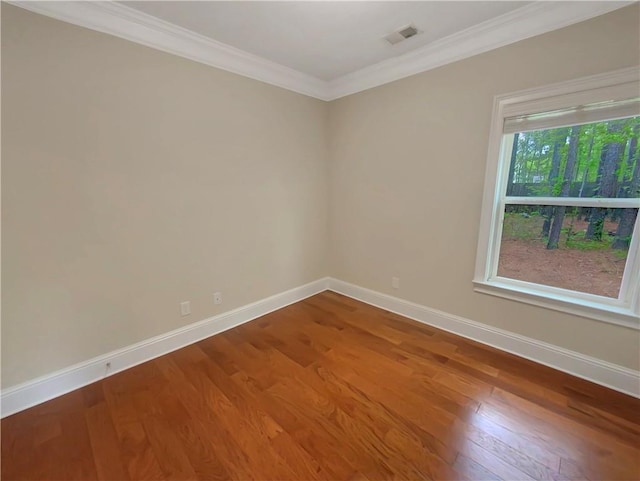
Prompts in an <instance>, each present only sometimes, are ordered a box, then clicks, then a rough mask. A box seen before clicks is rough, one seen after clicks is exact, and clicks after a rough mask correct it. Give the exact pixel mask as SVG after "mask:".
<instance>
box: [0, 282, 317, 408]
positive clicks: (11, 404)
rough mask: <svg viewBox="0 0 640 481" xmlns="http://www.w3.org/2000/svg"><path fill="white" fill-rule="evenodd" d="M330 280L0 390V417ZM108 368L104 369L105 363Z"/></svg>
mask: <svg viewBox="0 0 640 481" xmlns="http://www.w3.org/2000/svg"><path fill="white" fill-rule="evenodd" d="M328 284H329V279H328V278H325V279H320V280H317V281H314V282H311V283H309V284H305V285H303V286H300V287H296V288H294V289H291V290H288V291H286V292H282V293H280V294H276V295H274V296H271V297H268V298H266V299H262V300H260V301H257V302H254V303H252V304H248V305H246V306H243V307H239V308H237V309H234V310H232V311H229V312H225V313H222V314H219V315H217V316H214V317H210V318H209V319H205V320H203V321H200V322H196V323H194V324H190V325H188V326H185V327H183V328H180V329H176V330H175V331H171V332H168V333H166V334H162V335H160V336H156V337H152V338H151V339H147V340H145V341H142V342H139V343H136V344H133V345H131V346H128V347H125V348H123V349H118V350H116V351H112V352H110V353H107V354H104V355H102V356H98V357H95V358H93V359H90V360H88V361H85V362H81V363H79V364H76V365H74V366H70V367H67V368H65V369H62V370H59V371H56V372H54V373H51V374H48V375H46V376H42V377H40V378H37V379H33V380H31V381H28V382H25V383H22V384H19V385H17V386H13V387H10V388H8V389H4V390H2V395H1V404H2V408H1V413H2V417H3V418H4V417H5V416H9V415H11V414H14V413H17V412H19V411H22V410H24V409H27V408H30V407H32V406H35V405H36V404H40V403H42V402H45V401H48V400H49V399H53V398H55V397H58V396H61V395H63V394H66V393H68V392H70V391H73V390H74V389H78V388H81V387H83V386H86V385H88V384H91V383H92V382H95V381H98V380H100V379H102V378H104V377H106V376H108V375H112V374H115V373H117V372H120V371H123V370H125V369H128V368H130V367H133V366H136V365H138V364H141V363H143V362H146V361H149V360H151V359H154V358H156V357H159V356H162V355H163V354H167V353H169V352H171V351H175V350H176V349H180V348H181V347H184V346H187V345H189V344H193V343H194V342H197V341H200V340H202V339H205V338H207V337H210V336H213V335H214V334H218V333H220V332H223V331H226V330H227V329H231V328H232V327H235V326H238V325H240V324H244V323H245V322H248V321H251V320H253V319H255V318H257V317H260V316H264V315H265V314H268V313H270V312H272V311H275V310H277V309H280V308H282V307H285V306H288V305H289V304H293V303H294V302H298V301H301V300H302V299H306V298H307V297H310V296H313V295H314V294H318V293H319V292H322V291H325V290H327V288H328ZM108 362H110V363H111V368H110V369H109V371H108V372H107V370H106V364H107V363H108Z"/></svg>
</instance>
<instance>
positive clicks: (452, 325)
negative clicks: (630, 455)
mask: <svg viewBox="0 0 640 481" xmlns="http://www.w3.org/2000/svg"><path fill="white" fill-rule="evenodd" d="M329 289H330V290H332V291H334V292H337V293H339V294H344V295H345V296H348V297H352V298H354V299H357V300H359V301H362V302H366V303H367V304H371V305H373V306H376V307H380V308H382V309H386V310H387V311H391V312H395V313H396V314H400V315H402V316H405V317H408V318H410V319H414V320H416V321H419V322H423V323H425V324H428V325H430V326H434V327H437V328H439V329H442V330H444V331H448V332H451V333H453V334H457V335H459V336H462V337H466V338H469V339H472V340H474V341H478V342H480V343H482V344H487V345H489V346H492V347H495V348H497V349H500V350H502V351H507V352H510V353H512V354H515V355H517V356H520V357H524V358H526V359H530V360H532V361H535V362H537V363H540V364H544V365H545V366H549V367H552V368H554V369H558V370H559V371H564V372H566V373H569V374H571V375H573V376H577V377H580V378H583V379H586V380H588V381H592V382H595V383H597V384H601V385H603V386H606V387H609V388H611V389H615V390H616V391H620V392H623V393H625V394H629V395H631V396H634V397H637V398H640V372H639V371H634V370H632V369H628V368H626V367H623V366H619V365H617V364H612V363H609V362H606V361H602V360H600V359H596V358H594V357H590V356H586V355H584V354H580V353H577V352H574V351H570V350H568V349H564V348H561V347H558V346H554V345H552V344H548V343H546V342H542V341H538V340H536V339H532V338H529V337H525V336H521V335H519V334H514V333H512V332H509V331H505V330H503V329H498V328H495V327H491V326H487V325H486V324H481V323H479V322H476V321H471V320H469V319H464V318H462V317H458V316H454V315H452V314H448V313H446V312H442V311H438V310H436V309H431V308H428V307H425V306H422V305H419V304H415V303H413V302H409V301H405V300H403V299H399V298H397V297H393V296H389V295H387V294H382V293H380V292H376V291H372V290H370V289H365V288H364V287H359V286H356V285H353V284H349V283H348V282H343V281H340V280H337V279H330V280H329Z"/></svg>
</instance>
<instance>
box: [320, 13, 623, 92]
mask: <svg viewBox="0 0 640 481" xmlns="http://www.w3.org/2000/svg"><path fill="white" fill-rule="evenodd" d="M632 3H634V2H540V1H538V2H534V3H531V4H529V5H526V6H524V7H521V8H518V9H516V10H513V11H511V12H508V13H506V14H504V15H500V16H499V17H496V18H492V19H490V20H487V21H486V22H483V23H480V24H477V25H474V26H472V27H470V28H468V29H466V30H462V31H460V32H457V33H455V34H453V35H450V36H448V37H445V38H442V39H440V40H436V41H435V42H432V43H430V44H428V45H425V46H424V47H421V48H418V49H416V50H413V51H411V52H408V53H406V54H404V55H400V56H398V57H395V58H391V59H389V60H385V61H383V62H380V63H377V64H375V65H371V66H369V67H365V68H363V69H360V70H357V71H356V72H352V73H350V74H347V75H344V76H342V77H340V78H337V79H335V80H332V81H330V82H329V93H328V97H329V98H331V99H332V100H334V99H338V98H340V97H344V96H346V95H351V94H354V93H356V92H361V91H363V90H367V89H370V88H373V87H377V86H379V85H383V84H386V83H389V82H393V81H395V80H399V79H402V78H405V77H409V76H410V75H415V74H417V73H420V72H425V71H427V70H432V69H434V68H437V67H441V66H443V65H447V64H450V63H453V62H457V61H458V60H462V59H465V58H468V57H472V56H474V55H478V54H481V53H485V52H488V51H490V50H493V49H496V48H499V47H504V46H505V45H509V44H511V43H515V42H519V41H520V40H525V39H527V38H530V37H535V36H536V35H541V34H544V33H547V32H551V31H553V30H557V29H560V28H563V27H567V26H569V25H572V24H575V23H578V22H582V21H585V20H588V19H590V18H593V17H597V16H600V15H604V14H605V13H609V12H611V11H613V10H617V9H619V8H622V7H625V6H627V5H630V4H632Z"/></svg>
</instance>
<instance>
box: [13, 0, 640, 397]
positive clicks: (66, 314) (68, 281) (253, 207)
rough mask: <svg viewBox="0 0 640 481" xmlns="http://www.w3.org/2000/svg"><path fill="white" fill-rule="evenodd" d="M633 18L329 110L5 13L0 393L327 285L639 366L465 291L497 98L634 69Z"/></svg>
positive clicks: (591, 339) (576, 327)
mask: <svg viewBox="0 0 640 481" xmlns="http://www.w3.org/2000/svg"><path fill="white" fill-rule="evenodd" d="M637 18H638V9H637V6H636V7H631V8H626V9H624V10H621V11H617V12H614V13H612V14H609V15H607V16H605V17H601V18H599V19H595V20H592V21H588V22H585V23H583V24H580V25H576V26H572V27H569V28H566V29H563V30H560V31H557V32H554V33H550V34H547V35H544V36H541V37H538V38H535V39H531V40H527V41H524V42H520V43H518V44H515V45H511V46H509V47H505V48H502V49H499V50H495V51H492V52H489V53H487V54H484V55H481V56H477V57H474V58H471V59H467V60H464V61H461V62H457V63H455V64H452V65H449V66H446V67H442V68H439V69H437V70H434V71H430V72H426V73H424V74H420V75H416V76H413V77H410V78H407V79H404V80H401V81H398V82H394V83H392V84H388V85H385V86H382V87H379V88H376V89H373V90H370V91H367V92H363V93H360V94H356V95H352V96H350V97H347V98H344V99H341V100H338V101H335V102H332V103H330V104H326V103H323V102H320V101H317V100H313V99H310V98H307V97H304V96H302V95H298V94H294V93H291V92H288V91H285V90H282V89H279V88H276V87H272V86H269V85H266V84H263V83H260V82H256V81H253V80H250V79H246V78H243V77H239V76H236V75H233V74H230V73H226V72H223V71H220V70H217V69H213V68H210V67H207V66H204V65H200V64H197V63H194V62H191V61H189V60H185V59H182V58H179V57H175V56H171V55H168V54H165V53H161V52H158V51H155V50H152V49H148V48H145V47H143V46H140V45H136V44H133V43H129V42H126V41H123V40H120V39H117V38H114V37H111V36H107V35H103V34H100V33H96V32H92V31H88V30H85V29H82V28H79V27H75V26H72V25H69V24H65V23H61V22H57V21H55V20H52V19H48V18H45V17H42V16H38V15H35V14H32V13H28V12H26V11H24V10H21V9H18V8H15V7H12V6H7V5H6V4H2V42H3V43H2V127H3V130H2V161H3V165H2V169H3V172H2V174H3V175H2V224H3V226H2V227H3V238H2V261H3V263H2V287H3V290H2V304H3V306H2V307H3V311H2V321H3V322H2V386H3V387H4V388H7V387H10V386H12V385H15V384H16V383H20V382H23V381H27V380H30V379H33V378H34V377H37V376H40V375H45V374H48V373H50V372H52V371H54V370H57V369H60V368H63V367H66V366H69V365H71V364H73V363H76V362H81V361H84V360H87V359H89V358H91V357H94V356H97V355H100V354H104V353H106V352H109V351H111V350H113V349H117V348H120V347H124V346H127V345H129V344H131V343H134V342H136V341H140V340H143V339H146V338H148V337H151V336H153V335H157V334H160V333H163V332H167V331H170V330H172V329H175V328H178V327H182V326H184V325H186V324H188V323H190V322H195V321H199V320H201V319H204V318H206V317H208V316H211V315H214V314H217V313H220V312H223V311H226V310H229V309H232V308H234V307H238V306H241V305H244V304H247V303H250V302H253V301H256V300H259V299H262V298H264V297H266V296H269V295H271V294H274V293H278V292H281V291H284V290H286V289H289V288H292V287H296V286H299V285H302V284H304V283H306V282H310V281H312V280H315V279H318V278H320V277H323V276H325V275H332V276H334V277H337V278H339V279H342V280H345V281H348V282H353V283H355V284H358V285H361V286H364V287H368V288H372V289H375V290H378V291H382V292H387V293H390V294H392V295H396V296H398V297H402V298H404V299H408V300H411V301H414V302H418V303H421V304H424V305H427V306H430V307H433V308H437V309H441V310H443V311H446V312H449V313H452V314H457V315H461V316H464V317H467V318H470V319H474V320H477V321H480V322H484V323H486V324H490V325H493V326H497V327H501V328H503V329H507V330H510V331H513V332H516V333H521V334H524V335H527V336H531V337H534V338H537V339H541V340H544V341H547V342H550V343H553V344H557V345H559V346H562V347H566V348H568V349H573V350H576V351H579V352H583V353H586V354H589V355H591V356H595V357H599V358H601V359H604V360H608V361H611V362H614V363H618V364H621V365H624V366H628V367H631V368H636V369H637V368H638V362H639V361H638V349H639V340H638V333H637V331H632V330H628V329H624V328H620V327H615V326H611V325H608V324H605V323H600V322H596V321H591V320H587V319H582V318H578V317H574V316H569V315H564V314H559V313H556V312H553V311H548V310H545V309H540V308H535V307H532V306H527V305H524V304H519V303H516V302H512V301H507V300H503V299H499V298H496V297H489V296H486V295H481V294H476V293H474V292H473V290H472V285H471V279H472V277H473V268H474V261H475V250H476V242H477V235H478V220H479V213H480V202H481V198H482V189H483V178H484V169H485V161H486V158H485V156H486V151H487V139H488V133H489V123H490V117H491V105H492V99H493V96H494V95H495V94H497V93H503V92H509V91H513V90H518V89H523V88H527V87H533V86H538V85H541V84H546V83H550V82H556V81H560V80H565V79H569V78H574V77H580V76H584V75H589V74H594V73H598V72H603V71H607V70H612V69H617V68H621V67H626V66H630V65H634V64H637V63H638V57H639V53H640V52H639V51H638V40H639V39H638V22H637ZM451 214H453V215H451ZM327 250H328V252H326V251H327ZM325 254H327V255H325ZM391 276H398V277H400V278H401V284H402V288H401V289H400V290H393V289H391V288H390V278H391ZM215 290H220V291H222V292H223V294H224V304H223V305H222V306H214V305H213V302H212V297H211V294H212V293H213V292H214V291H215ZM183 300H190V301H191V302H192V309H193V314H192V315H191V316H190V317H187V318H181V317H180V316H179V308H178V304H179V302H180V301H183Z"/></svg>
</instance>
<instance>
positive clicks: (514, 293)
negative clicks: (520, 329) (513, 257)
mask: <svg viewBox="0 0 640 481" xmlns="http://www.w3.org/2000/svg"><path fill="white" fill-rule="evenodd" d="M473 284H474V288H473V290H474V291H476V292H480V293H482V294H489V295H492V296H497V297H502V298H505V299H510V300H513V301H518V302H523V303H525V304H531V305H534V306H539V307H544V308H546V309H552V310H554V311H560V312H566V313H568V314H574V315H577V316H582V317H586V318H589V319H595V320H597V321H602V322H607V323H609V324H616V325H618V326H624V327H629V328H632V329H636V330H640V318H639V316H638V314H636V313H635V312H633V311H632V310H631V309H629V308H625V307H622V306H615V305H607V304H604V303H600V302H596V301H591V300H586V299H576V298H573V297H570V296H565V295H562V294H556V293H546V292H545V293H541V292H539V291H537V290H536V289H535V288H529V287H525V286H520V285H513V284H511V283H510V282H509V281H508V280H507V279H505V280H494V281H477V280H474V281H473ZM523 284H524V283H523ZM594 297H597V296H594Z"/></svg>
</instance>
